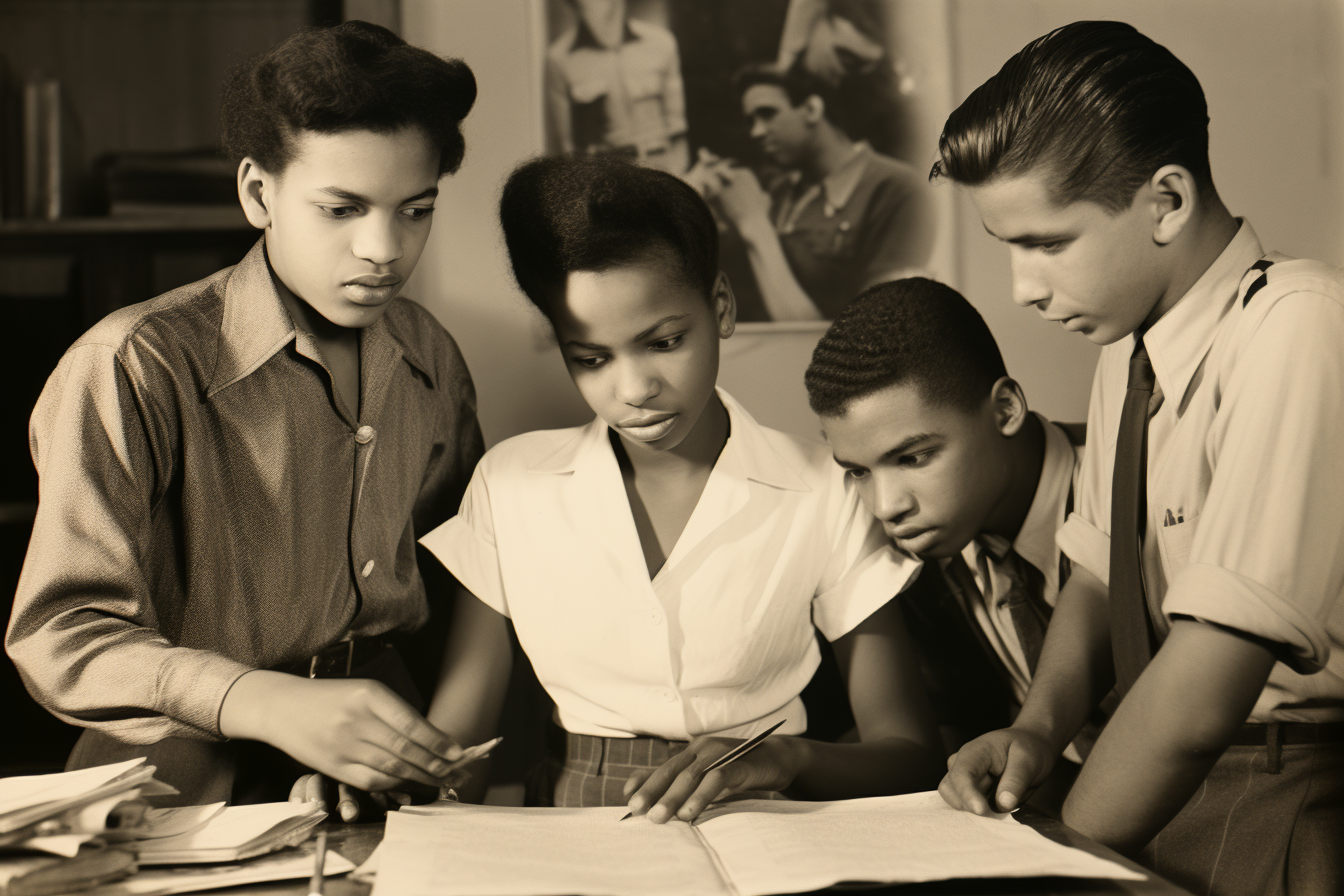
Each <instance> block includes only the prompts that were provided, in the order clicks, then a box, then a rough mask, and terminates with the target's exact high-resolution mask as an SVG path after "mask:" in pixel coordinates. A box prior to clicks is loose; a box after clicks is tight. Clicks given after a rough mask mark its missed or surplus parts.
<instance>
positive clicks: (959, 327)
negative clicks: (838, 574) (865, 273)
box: [803, 277, 1008, 417]
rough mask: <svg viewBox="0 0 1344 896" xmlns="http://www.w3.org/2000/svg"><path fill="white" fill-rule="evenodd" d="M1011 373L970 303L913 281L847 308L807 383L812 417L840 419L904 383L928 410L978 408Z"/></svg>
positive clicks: (874, 290) (893, 284) (870, 292)
mask: <svg viewBox="0 0 1344 896" xmlns="http://www.w3.org/2000/svg"><path fill="white" fill-rule="evenodd" d="M1007 375H1008V373H1007V371H1006V370H1005V368H1004V366H1003V356H1002V355H1000V354H999V346H998V343H996V342H995V341H994V335H993V334H992V333H990V332H989V327H988V326H986V325H985V321H984V319H983V318H982V317H981V316H980V313H979V312H978V311H976V310H975V308H974V307H972V306H971V303H970V302H968V301H966V299H964V298H963V297H962V295H961V293H959V292H957V291H956V290H955V289H953V288H951V287H950V286H947V285H945V284H942V283H939V282H938V281H937V280H929V279H927V278H925V277H909V278H906V279H904V280H892V281H889V282H887V283H879V284H877V285H876V286H872V287H869V288H868V289H865V290H864V291H863V292H862V293H860V294H859V297H858V298H857V299H855V300H854V301H853V302H851V303H850V304H849V305H848V306H846V308H845V309H844V310H843V311H841V312H840V314H839V315H838V316H837V317H836V318H835V321H834V322H832V323H831V326H830V329H828V330H827V331H826V333H825V335H824V336H822V337H821V341H820V342H818V343H817V347H816V349H814V350H813V352H812V362H811V363H810V364H808V365H807V372H806V373H805V374H804V375H803V382H804V383H805V384H806V386H807V400H808V403H809V404H810V405H811V406H812V410H813V411H814V412H815V413H817V414H819V415H820V416H823V417H841V416H844V414H845V412H846V411H847V410H848V408H849V406H850V404H851V403H852V402H854V401H857V400H858V399H861V398H866V397H867V396H869V395H871V394H873V393H874V392H878V391H880V390H882V389H886V388H888V387H890V386H897V385H907V384H908V385H913V386H915V387H917V388H918V389H919V390H920V393H921V394H922V396H923V398H924V400H925V401H927V402H929V403H931V404H935V405H939V406H948V405H951V406H953V407H957V408H960V409H962V410H967V411H970V410H974V409H977V408H979V407H980V406H981V405H982V404H983V403H984V401H985V400H986V399H987V398H988V397H989V395H990V391H991V389H992V388H993V386H994V383H995V381H997V380H998V379H999V377H1003V376H1007Z"/></svg>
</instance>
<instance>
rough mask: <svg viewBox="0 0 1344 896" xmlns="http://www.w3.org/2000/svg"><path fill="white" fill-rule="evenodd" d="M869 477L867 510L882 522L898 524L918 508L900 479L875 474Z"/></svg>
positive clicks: (913, 497) (911, 493)
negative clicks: (869, 499)
mask: <svg viewBox="0 0 1344 896" xmlns="http://www.w3.org/2000/svg"><path fill="white" fill-rule="evenodd" d="M869 475H870V476H871V478H872V502H871V506H870V508H869V509H870V510H872V512H873V516H875V517H877V518H878V519H879V520H881V521H882V522H884V523H899V522H900V521H901V520H902V519H904V518H905V517H907V516H909V515H910V513H911V512H912V511H913V510H915V509H916V508H917V507H918V506H919V503H918V502H917V501H916V500H915V495H914V493H913V492H912V491H911V490H910V488H909V487H907V486H906V484H905V482H904V481H903V480H902V479H901V478H900V477H898V476H895V475H891V474H882V473H876V472H874V473H871V474H869Z"/></svg>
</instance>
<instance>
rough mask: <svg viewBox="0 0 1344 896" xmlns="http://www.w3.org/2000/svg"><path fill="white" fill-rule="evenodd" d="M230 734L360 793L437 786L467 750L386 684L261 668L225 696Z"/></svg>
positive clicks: (223, 715) (223, 720) (224, 719)
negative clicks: (264, 746)
mask: <svg viewBox="0 0 1344 896" xmlns="http://www.w3.org/2000/svg"><path fill="white" fill-rule="evenodd" d="M219 726H220V730H221V732H222V733H223V734H224V735H225V736H226V737H236V738H246V739H250V740H260V741H264V742H266V743H269V744H271V745H272V746H274V747H277V748H279V749H281V750H284V751H285V752H286V753H288V754H289V755H290V756H292V757H294V758H295V759H297V760H298V761H299V762H301V763H303V764H304V765H306V766H308V767H309V768H311V769H314V770H316V771H318V772H321V773H322V774H324V775H327V776H329V777H331V778H334V779H336V780H337V781H340V782H343V783H346V784H350V785H353V786H354V787H356V788H358V789H359V790H366V791H379V790H391V789H403V790H404V789H406V788H407V787H409V786H411V785H412V784H421V785H424V786H426V787H430V788H434V789H435V791H436V792H437V789H438V787H439V785H440V784H441V783H442V781H443V779H444V778H445V777H446V776H447V775H448V772H449V766H450V764H451V763H452V762H453V761H454V760H456V759H458V758H459V757H460V756H461V755H462V748H461V747H460V746H459V745H458V744H457V743H456V742H455V741H454V740H453V739H452V738H451V737H449V736H448V735H446V734H444V733H443V732H442V731H440V730H438V729H437V728H435V727H434V726H432V725H430V724H429V722H427V721H425V719H424V718H423V717H422V716H421V715H420V714H419V713H417V712H416V711H415V710H414V709H413V708H411V706H410V704H408V703H407V702H406V701H405V700H403V699H401V698H400V697H398V696H397V695H396V694H395V693H393V691H392V689H391V688H389V687H387V686H386V685H384V684H382V683H380V682H377V681H369V680H364V679H308V678H300V677H298V676H297V675H286V674H284V673H281V672H270V671H266V670H255V671H252V672H248V673H247V674H245V675H243V676H242V677H241V678H239V679H238V680H237V681H236V682H234V685H233V687H232V688H230V689H229V693H228V694H227V695H226V696H225V698H224V704H223V706H222V707H221V708H220V714H219Z"/></svg>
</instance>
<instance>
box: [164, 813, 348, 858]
mask: <svg viewBox="0 0 1344 896" xmlns="http://www.w3.org/2000/svg"><path fill="white" fill-rule="evenodd" d="M326 817H327V813H326V812H323V811H322V810H321V809H318V808H317V807H316V805H314V804H313V803H288V802H286V803H257V804H255V805H250V806H229V807H227V808H225V809H223V810H222V811H220V812H219V813H218V814H216V815H214V816H212V817H211V818H210V819H209V820H208V821H206V822H205V823H204V824H202V825H200V826H199V827H196V828H193V829H191V830H189V831H187V832H186V833H183V834H177V835H175V836H172V837H160V838H157V839H153V840H142V841H139V843H138V844H137V846H138V849H139V853H140V864H141V865H142V866H143V865H180V864H184V863H196V862H235V861H237V860H239V859H247V858H251V857H252V856H259V855H262V854H264V853H268V852H274V851H275V850H277V849H282V848H283V847H286V846H297V845H298V844H300V843H302V842H303V841H304V840H305V839H307V837H308V833H309V831H311V830H312V829H313V828H314V827H316V826H317V825H318V823H319V822H321V821H322V819H324V818H326Z"/></svg>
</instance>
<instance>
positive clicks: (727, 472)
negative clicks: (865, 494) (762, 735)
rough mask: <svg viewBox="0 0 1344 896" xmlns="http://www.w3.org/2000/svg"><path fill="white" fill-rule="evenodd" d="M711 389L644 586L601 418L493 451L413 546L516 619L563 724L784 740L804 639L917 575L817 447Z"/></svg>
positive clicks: (584, 729) (813, 661)
mask: <svg viewBox="0 0 1344 896" xmlns="http://www.w3.org/2000/svg"><path fill="white" fill-rule="evenodd" d="M719 397H720V398H721V399H722V401H723V404H724V405H725V407H727V409H728V414H729V419H730V425H731V429H730V432H731V436H730V437H729V439H728V442H727V444H726V445H725V446H724V449H723V452H722V453H721V454H720V456H719V459H718V461H717V463H716V464H715V466H714V469H713V471H712V472H711V474H710V477H709V480H708V482H707V483H706V485H705V489H704V492H703V493H702V494H701V496H700V500H699V502H698V503H697V504H696V507H695V510H694V512H693V513H692V514H691V517H690V520H689V521H688V522H687V524H686V528H685V530H684V531H683V532H682V534H681V537H680V538H679V539H678V541H677V543H676V545H675V547H674V548H673V550H672V552H671V553H670V554H669V555H668V558H667V561H666V563H664V565H663V567H662V569H660V570H659V571H658V573H657V575H655V576H654V577H653V579H652V580H650V578H649V574H648V568H647V566H646V564H645V560H644V555H643V551H642V549H641V547H640V542H639V536H638V533H637V532H636V529H635V523H634V518H633V516H632V514H631V510H630V504H629V500H628V498H627V496H626V492H625V486H624V484H623V482H622V479H621V474H620V470H619V468H618V466H617V461H616V456H615V453H614V452H613V450H612V447H611V443H610V440H609V438H608V429H607V426H606V425H605V424H604V423H603V422H602V421H601V420H600V419H595V420H594V421H593V422H592V423H589V424H588V425H587V426H581V427H575V428H571V429H561V430H544V431H538V432H531V433H525V434H523V435H520V436H516V437H514V438H512V439H508V440H507V441H505V442H503V443H501V444H499V445H497V446H495V447H494V448H493V449H491V450H490V451H489V452H487V453H486V456H485V457H484V458H483V459H482V461H481V463H480V465H479V466H478V467H477V468H476V473H475V476H474V477H473V478H472V481H471V484H470V486H469V487H468V489H467V494H466V496H465V497H464V498H463V501H462V507H461V509H460V511H459V512H458V514H457V516H455V517H453V518H452V519H450V520H448V521H447V522H446V523H444V524H443V525H442V526H440V527H438V528H437V529H435V530H434V531H433V532H431V533H430V534H428V535H426V536H425V537H424V538H423V539H422V543H423V544H424V545H425V546H426V547H427V548H429V550H431V551H432V552H433V553H434V555H435V556H437V557H438V558H439V560H441V561H442V562H443V563H444V565H445V566H447V567H448V569H449V570H450V571H452V573H453V574H454V575H455V576H456V577H457V578H458V581H460V582H461V583H462V585H463V586H464V587H466V588H467V589H468V590H470V591H471V592H472V593H473V594H475V595H476V596H477V597H478V598H480V599H481V600H482V601H484V602H485V603H486V604H488V605H489V606H491V607H493V608H494V609H495V610H497V611H499V612H500V613H502V614H504V615H505V616H508V617H509V618H510V619H512V621H513V625H514V628H515V631H516V632H517V635H518V640H519V642H520V644H521V645H522V648H523V650H524V651H526V653H527V655H528V658H529V660H530V661H531V662H532V665H533V668H534V669H535V671H536V674H537V677H538V679H539V680H540V682H541V684H542V685H543V686H544V687H545V688H546V690H547V692H548V693H549V694H550V696H551V697H552V699H554V701H555V704H556V711H557V716H558V718H557V721H558V722H559V723H560V724H561V725H562V726H563V727H564V728H565V729H566V730H568V731H571V732H575V733H579V734H591V735H597V736H609V737H629V736H635V735H653V736H657V737H664V738H668V739H671V740H686V739H689V738H691V737H695V736H697V735H701V734H723V735H727V736H749V735H750V734H751V733H753V732H755V731H757V730H760V729H762V728H764V727H766V726H768V725H771V724H773V723H774V722H776V721H778V720H780V719H785V718H787V720H788V722H787V724H785V725H784V727H783V728H781V729H780V732H781V733H786V734H799V733H802V732H803V731H804V730H805V729H806V727H807V720H806V714H805V712H804V709H803V706H802V702H801V700H800V699H799V696H798V695H799V693H800V692H801V691H802V689H803V687H804V686H805V685H806V684H807V683H808V681H809V680H810V679H811V677H812V674H813V672H814V671H815V670H816V668H817V664H818V662H819V660H820V654H819V651H818V648H817V645H816V639H815V633H816V632H817V631H820V632H821V633H822V634H823V635H824V636H825V637H826V638H828V639H831V640H834V639H835V638H838V637H840V636H841V635H844V634H845V633H847V632H849V631H850V630H851V629H853V628H854V626H856V625H858V624H859V623H860V622H862V621H863V620H864V619H865V618H867V617H868V616H869V615H870V614H871V613H873V611H875V610H877V609H878V608H880V607H881V606H882V605H883V604H885V603H886V602H887V601H888V600H890V599H891V598H892V597H893V596H895V595H896V594H897V593H899V592H900V591H901V590H902V589H903V588H904V587H905V586H906V585H907V584H908V583H909V582H910V581H911V580H912V578H913V576H914V574H915V573H916V572H917V571H918V569H919V562H918V561H917V560H915V559H913V558H911V557H909V556H907V555H905V554H902V553H900V552H899V551H897V550H896V548H895V547H894V546H893V545H892V544H891V542H890V541H889V540H888V539H887V537H886V535H885V534H884V533H883V532H882V529H881V527H880V525H878V523H877V522H876V521H875V520H874V518H873V517H872V515H871V514H869V513H868V512H867V510H865V509H864V507H863V505H862V503H860V501H859V498H858V494H857V492H856V490H855V489H854V488H852V487H849V486H848V485H847V482H846V480H845V477H844V473H843V471H842V470H841V469H840V468H839V467H838V466H837V465H836V464H835V463H834V462H833V461H832V459H831V457H830V455H829V454H828V453H827V451H826V449H825V448H824V447H823V446H821V445H820V444H817V443H813V442H809V441H805V440H803V439H798V438H795V437H793V436H790V435H787V434H785V433H782V432H778V431H776V430H772V429H768V428H766V427H763V426H760V425H759V424H757V423H756V421H755V420H753V419H752V418H751V415H749V414H748V413H747V412H746V411H745V410H743V408H742V406H741V405H739V404H738V403H737V402H736V401H735V400H734V399H733V398H732V397H731V396H729V395H728V394H727V393H725V392H723V391H722V390H720V391H719Z"/></svg>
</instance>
